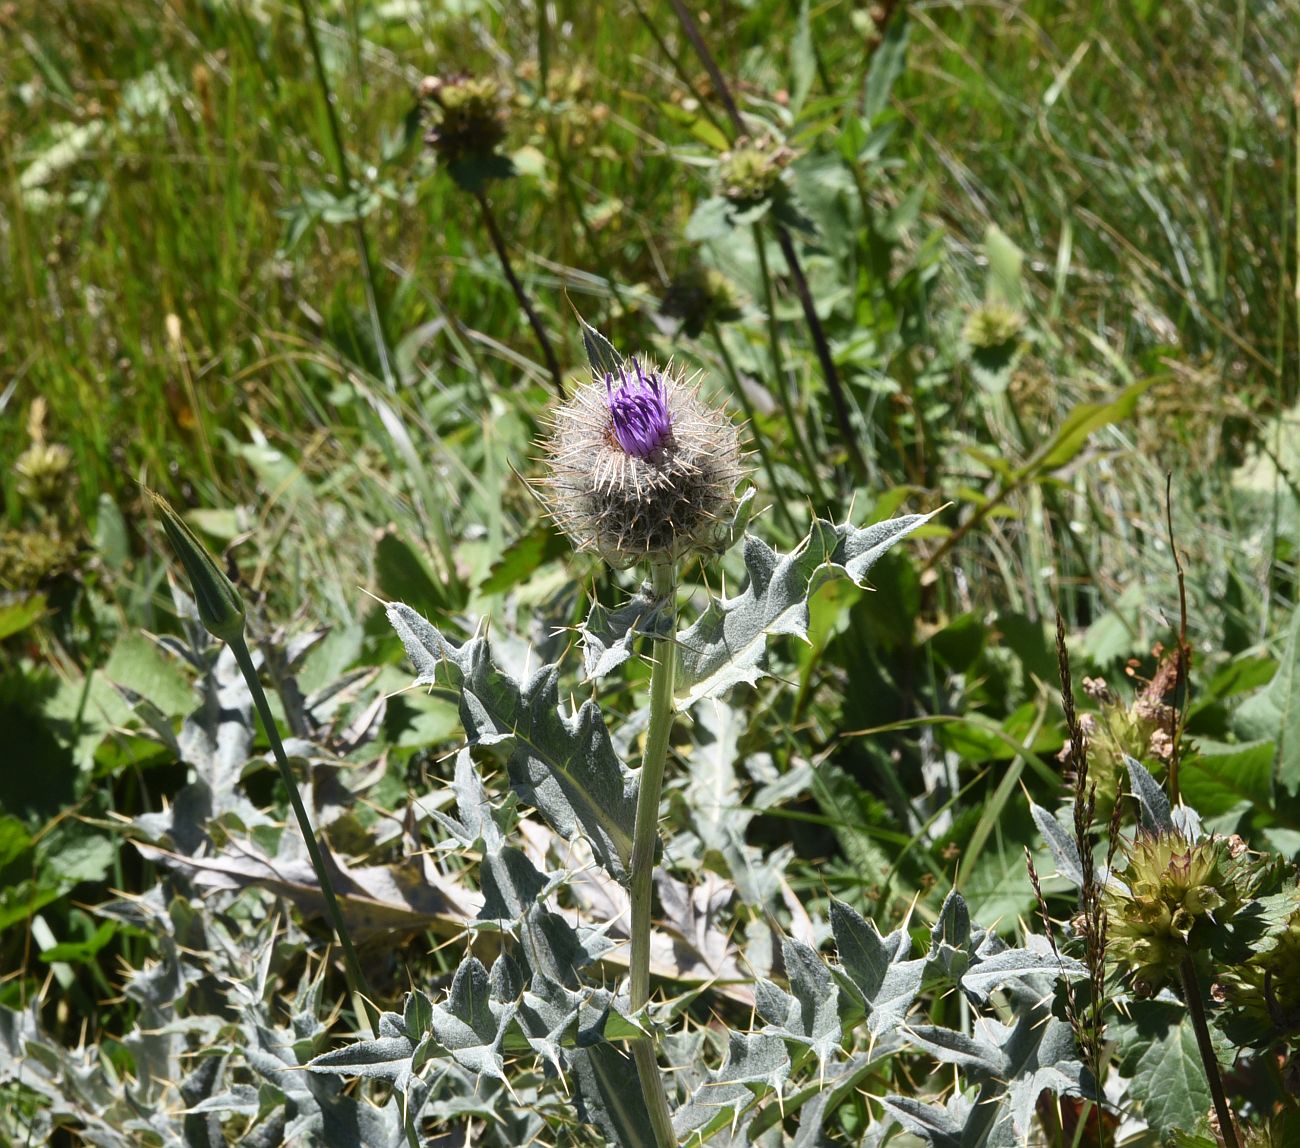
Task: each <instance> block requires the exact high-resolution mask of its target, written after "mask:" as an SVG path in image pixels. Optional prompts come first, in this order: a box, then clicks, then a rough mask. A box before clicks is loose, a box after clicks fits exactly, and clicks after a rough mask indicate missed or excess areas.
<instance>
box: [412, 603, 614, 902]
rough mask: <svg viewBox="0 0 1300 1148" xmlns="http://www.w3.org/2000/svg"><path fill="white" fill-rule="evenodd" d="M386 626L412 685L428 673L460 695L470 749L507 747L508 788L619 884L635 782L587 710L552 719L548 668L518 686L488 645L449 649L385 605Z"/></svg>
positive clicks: (553, 686)
mask: <svg viewBox="0 0 1300 1148" xmlns="http://www.w3.org/2000/svg"><path fill="white" fill-rule="evenodd" d="M388 620H389V622H390V623H391V624H392V626H393V629H394V630H396V631H397V635H398V637H400V638H401V639H402V644H403V645H404V646H405V647H406V653H407V656H408V657H409V658H410V659H411V662H412V663H413V664H414V666H415V669H416V673H417V674H418V675H419V676H418V677H417V678H416V684H417V685H428V684H431V683H433V682H434V681H436V680H437V677H438V669H439V667H440V666H445V667H446V669H445V670H444V671H443V673H444V676H449V677H450V678H451V681H452V684H453V685H454V686H456V687H458V688H459V689H460V695H461V698H460V716H461V721H462V723H463V724H464V727H465V732H466V734H467V735H468V736H469V739H470V741H471V742H472V743H478V744H481V745H493V744H497V743H509V749H510V757H509V763H508V768H509V772H510V781H511V784H512V785H513V786H514V787H515V790H516V791H517V792H518V794H519V796H520V797H521V798H522V799H523V800H524V801H527V802H529V803H530V804H532V805H534V806H536V808H537V809H538V810H539V811H540V812H541V813H542V815H543V816H544V817H545V818H546V819H547V821H549V822H550V824H551V827H552V828H553V829H554V830H555V831H556V832H557V833H559V834H560V835H561V836H562V837H564V838H566V839H572V838H574V837H576V836H579V835H581V836H584V837H585V838H586V839H587V840H588V842H589V843H590V844H591V848H592V852H593V853H594V854H595V856H596V858H597V859H598V860H599V861H600V862H601V864H602V865H604V866H605V868H606V869H607V870H608V871H609V872H610V874H611V875H613V876H614V877H616V878H617V879H618V880H620V881H624V880H626V879H627V867H628V862H629V859H630V858H631V854H632V827H633V824H634V822H635V820H636V789H637V782H636V778H635V776H634V775H633V774H632V772H631V771H630V770H629V769H628V768H627V767H626V766H625V765H624V764H623V763H622V762H621V761H619V759H618V756H617V754H615V752H614V747H613V745H612V744H611V743H610V739H609V731H608V729H607V728H606V727H605V721H604V718H603V717H602V716H601V712H600V709H599V707H598V706H597V705H596V703H595V702H594V701H591V700H588V701H585V702H583V704H582V706H581V707H580V708H579V709H578V712H577V713H576V714H574V715H572V716H568V715H566V714H564V713H562V712H561V711H560V707H559V697H558V692H557V679H558V675H559V671H558V668H557V667H556V666H553V665H551V666H542V667H540V668H539V669H537V670H535V671H534V672H533V673H532V674H530V675H529V676H528V678H527V679H526V680H525V681H522V682H521V681H519V680H517V679H516V678H514V677H512V676H511V675H510V674H508V673H506V672H505V671H504V670H503V669H501V668H500V667H499V666H498V665H497V664H496V663H495V662H494V660H493V658H492V652H491V649H490V648H489V645H488V641H487V639H486V638H484V637H482V636H475V637H473V638H470V639H469V640H468V641H466V642H464V643H463V644H461V645H459V646H457V645H455V644H453V643H452V642H449V641H448V640H447V639H446V638H444V637H443V635H442V634H441V633H440V632H439V630H438V629H437V627H435V626H433V625H432V624H431V623H429V622H427V621H425V619H424V618H422V617H420V615H419V614H417V613H416V612H415V611H414V610H412V609H410V608H409V607H408V606H404V605H402V604H400V603H397V602H393V603H390V604H389V606H388Z"/></svg>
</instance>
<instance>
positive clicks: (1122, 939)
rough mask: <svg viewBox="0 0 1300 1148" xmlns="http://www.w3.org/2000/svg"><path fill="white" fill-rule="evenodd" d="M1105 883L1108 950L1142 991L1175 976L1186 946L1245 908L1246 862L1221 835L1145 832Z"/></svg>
mask: <svg viewBox="0 0 1300 1148" xmlns="http://www.w3.org/2000/svg"><path fill="white" fill-rule="evenodd" d="M1116 878H1117V881H1114V882H1112V883H1111V885H1109V886H1108V887H1107V889H1106V894H1105V908H1106V919H1107V945H1108V954H1109V956H1110V957H1111V959H1112V960H1114V961H1115V962H1116V963H1117V964H1119V965H1120V966H1121V967H1123V968H1126V969H1127V970H1129V971H1130V972H1131V973H1132V975H1133V982H1134V985H1135V987H1136V988H1137V989H1138V991H1139V992H1140V993H1142V994H1143V995H1149V994H1151V993H1154V992H1156V991H1158V990H1159V989H1160V988H1161V987H1162V986H1163V985H1164V984H1166V983H1169V982H1171V981H1173V980H1175V979H1176V978H1177V973H1178V965H1179V964H1180V963H1181V961H1182V959H1183V957H1184V956H1186V955H1187V954H1188V953H1189V952H1191V951H1193V950H1197V949H1202V948H1205V947H1206V946H1207V945H1208V944H1209V943H1210V941H1211V940H1212V939H1213V937H1214V933H1215V930H1216V929H1221V928H1222V927H1223V926H1224V925H1226V924H1227V923H1228V922H1229V920H1230V919H1231V918H1232V916H1233V914H1235V913H1236V911H1237V909H1238V908H1240V906H1241V904H1242V901H1243V899H1244V895H1245V886H1244V883H1245V880H1246V874H1245V870H1244V866H1243V865H1242V863H1241V862H1240V861H1239V860H1238V859H1237V858H1235V857H1233V856H1232V854H1231V851H1230V850H1229V849H1228V847H1227V843H1226V842H1225V841H1224V840H1223V839H1222V838H1217V837H1214V838H1209V839H1208V840H1205V841H1198V842H1194V843H1193V842H1189V841H1188V840H1187V839H1186V838H1185V837H1183V836H1182V834H1180V833H1161V834H1152V833H1141V834H1139V836H1138V838H1137V840H1135V841H1134V842H1133V845H1132V847H1131V848H1130V850H1129V855H1128V861H1127V864H1126V866H1125V868H1124V869H1123V870H1121V871H1120V872H1119V873H1117V874H1116Z"/></svg>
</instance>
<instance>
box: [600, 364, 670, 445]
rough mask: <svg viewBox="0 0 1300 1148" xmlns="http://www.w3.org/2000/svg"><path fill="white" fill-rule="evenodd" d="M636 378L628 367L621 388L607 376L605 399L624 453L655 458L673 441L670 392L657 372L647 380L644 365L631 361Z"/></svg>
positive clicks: (621, 380)
mask: <svg viewBox="0 0 1300 1148" xmlns="http://www.w3.org/2000/svg"><path fill="white" fill-rule="evenodd" d="M631 364H632V366H631V369H632V370H633V371H635V372H636V377H635V378H633V377H632V374H631V372H630V371H629V370H628V369H627V368H626V367H625V368H624V369H623V371H622V372H621V373H620V377H619V380H618V385H617V386H615V384H614V376H613V375H606V376H605V396H606V401H607V402H608V403H609V414H610V419H611V420H612V423H613V430H614V438H615V439H616V440H617V441H618V445H619V446H621V447H622V448H623V451H624V453H626V454H630V455H631V456H632V457H633V458H651V457H653V456H654V455H655V454H657V453H658V452H659V451H660V450H662V449H663V447H664V445H665V444H666V443H667V442H668V440H669V439H670V438H671V437H672V433H673V416H672V411H670V410H669V409H668V391H667V388H665V386H664V384H663V380H662V379H661V378H660V377H659V375H658V374H657V373H656V372H655V371H651V372H650V374H649V375H648V376H647V375H646V373H645V372H644V371H643V370H642V369H641V364H640V363H638V362H637V361H636V360H635V359H632V360H631Z"/></svg>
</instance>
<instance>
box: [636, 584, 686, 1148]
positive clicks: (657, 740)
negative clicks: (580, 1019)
mask: <svg viewBox="0 0 1300 1148" xmlns="http://www.w3.org/2000/svg"><path fill="white" fill-rule="evenodd" d="M651 585H652V587H653V592H654V596H655V599H656V601H662V602H663V603H664V605H663V607H662V608H663V610H664V611H665V612H666V613H667V621H668V624H667V626H666V627H665V628H666V630H667V634H666V636H664V637H660V638H656V639H655V643H654V668H653V669H652V670H651V672H650V725H649V728H648V729H647V731H646V740H645V756H644V757H643V758H642V759H641V777H640V788H639V789H638V790H637V799H636V828H635V830H634V831H633V836H632V890H631V892H632V956H631V968H632V987H631V997H632V1001H631V1004H632V1012H633V1013H634V1014H635V1013H636V1012H638V1011H639V1010H640V1009H642V1008H644V1007H645V1005H646V1002H647V1001H648V1000H649V999H650V908H651V904H652V902H653V901H654V867H655V846H656V845H657V844H658V843H659V795H660V793H661V791H662V790H663V784H664V762H665V761H666V760H667V758H668V735H669V733H670V732H671V730H672V728H673V670H674V667H675V665H676V661H677V649H676V645H675V642H676V636H677V625H676V619H677V602H676V598H677V567H676V565H675V564H674V563H672V562H660V563H656V564H655V566H654V570H653V573H652V574H651ZM632 1055H633V1057H634V1059H635V1060H636V1074H637V1076H638V1077H639V1078H640V1080H641V1092H642V1093H643V1094H644V1096H645V1104H646V1108H647V1109H648V1110H649V1112H650V1123H651V1125H652V1126H653V1128H654V1135H655V1140H656V1142H657V1143H658V1144H659V1148H675V1145H676V1143H677V1140H676V1138H675V1137H674V1136H673V1121H672V1115H671V1113H670V1112H669V1111H668V1097H667V1095H666V1093H665V1092H664V1083H663V1075H662V1074H661V1073H660V1071H659V1063H658V1061H657V1060H656V1059H655V1044H654V1038H653V1037H650V1036H645V1037H641V1038H639V1039H637V1040H634V1041H632Z"/></svg>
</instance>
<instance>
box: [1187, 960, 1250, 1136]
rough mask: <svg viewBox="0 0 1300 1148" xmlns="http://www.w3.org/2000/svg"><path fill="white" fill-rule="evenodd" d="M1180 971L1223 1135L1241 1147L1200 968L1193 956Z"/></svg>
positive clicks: (1197, 1043)
mask: <svg viewBox="0 0 1300 1148" xmlns="http://www.w3.org/2000/svg"><path fill="white" fill-rule="evenodd" d="M1178 972H1179V976H1180V977H1181V979H1182V982H1183V998H1184V999H1185V1001H1186V1002H1187V1011H1188V1012H1189V1013H1191V1016H1192V1029H1193V1030H1194V1031H1195V1033H1196V1047H1197V1048H1198V1049H1199V1050H1200V1053H1201V1064H1202V1065H1203V1066H1204V1068H1205V1079H1206V1080H1207V1081H1208V1082H1209V1085H1210V1096H1211V1098H1212V1099H1213V1101H1214V1112H1215V1115H1216V1116H1217V1117H1218V1118H1219V1134H1220V1135H1221V1136H1222V1137H1223V1143H1224V1145H1225V1148H1240V1145H1239V1141H1238V1140H1237V1125H1236V1123H1235V1122H1234V1120H1233V1115H1232V1109H1231V1108H1230V1107H1229V1106H1228V1097H1227V1094H1226V1093H1225V1092H1224V1090H1223V1077H1222V1075H1220V1073H1219V1060H1218V1057H1216V1056H1215V1055H1214V1043H1213V1041H1211V1040H1210V1026H1209V1023H1208V1022H1207V1021H1206V1019H1205V1004H1204V1002H1203V1001H1202V1000H1201V986H1200V982H1199V981H1198V980H1197V977H1196V965H1195V964H1194V963H1193V961H1192V956H1191V954H1190V953H1189V954H1188V955H1187V956H1185V957H1184V958H1183V961H1182V964H1181V965H1180V966H1179V969H1178Z"/></svg>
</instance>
